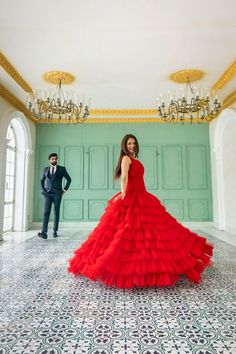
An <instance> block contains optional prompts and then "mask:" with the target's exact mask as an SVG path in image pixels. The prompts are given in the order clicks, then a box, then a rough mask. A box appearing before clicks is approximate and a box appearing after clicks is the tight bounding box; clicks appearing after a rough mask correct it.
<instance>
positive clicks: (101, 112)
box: [90, 109, 157, 116]
mask: <svg viewBox="0 0 236 354" xmlns="http://www.w3.org/2000/svg"><path fill="white" fill-rule="evenodd" d="M90 114H91V115H94V116H140V115H142V116H145V115H148V116H153V115H157V110H156V109H91V111H90Z"/></svg>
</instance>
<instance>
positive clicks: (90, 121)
mask: <svg viewBox="0 0 236 354" xmlns="http://www.w3.org/2000/svg"><path fill="white" fill-rule="evenodd" d="M185 120H186V121H187V122H189V123H191V120H190V118H187V119H185ZM178 122H179V123H180V120H179V121H178ZM203 122H204V123H209V122H208V121H206V120H204V121H203ZM37 123H38V124H42V123H48V120H47V119H41V120H40V121H37ZM101 123H106V124H107V123H109V124H110V123H162V124H168V123H166V122H164V121H163V119H161V118H149V117H142V118H88V119H86V121H85V122H84V123H81V125H82V124H101ZM192 123H194V124H199V123H198V121H197V119H193V122H192ZM50 124H67V121H66V120H63V119H61V120H58V119H54V120H52V122H51V123H50ZM169 124H173V123H169ZM71 125H73V123H71ZM78 125H80V123H78Z"/></svg>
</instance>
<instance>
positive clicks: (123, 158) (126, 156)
mask: <svg viewBox="0 0 236 354" xmlns="http://www.w3.org/2000/svg"><path fill="white" fill-rule="evenodd" d="M122 162H125V163H129V164H130V163H131V158H130V157H129V156H128V155H124V156H123V157H122Z"/></svg>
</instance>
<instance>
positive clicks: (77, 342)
mask: <svg viewBox="0 0 236 354" xmlns="http://www.w3.org/2000/svg"><path fill="white" fill-rule="evenodd" d="M87 234H88V231H81V232H73V231H63V232H62V233H61V236H60V237H58V238H57V239H53V238H49V239H48V240H42V239H39V238H38V237H33V238H30V239H27V240H26V241H24V242H21V243H18V244H16V245H14V247H10V248H8V249H6V250H4V252H0V269H1V270H0V276H1V281H0V286H1V298H0V354H6V353H17V354H23V353H24V354H29V353H40V354H59V353H68V354H72V353H78V354H82V353H85V354H87V353H88V354H110V353H114V354H161V353H170V354H185V353H186V354H187V353H194V354H215V353H220V354H235V353H236V341H235V338H236V292H235V285H236V284H235V279H236V276H235V274H236V248H235V247H234V246H232V245H229V244H228V243H225V242H223V241H221V240H219V239H216V238H213V237H212V236H210V235H207V237H208V239H209V241H210V242H213V243H214V244H215V256H214V266H213V267H212V268H210V269H207V270H206V271H205V272H204V276H203V281H202V283H201V284H200V285H193V284H190V283H188V282H187V281H186V280H182V281H180V282H179V283H178V284H177V285H176V286H175V287H174V288H164V289H159V288H152V289H132V290H122V289H114V288H108V287H106V286H104V285H103V284H100V283H98V282H91V281H89V280H87V279H86V278H83V277H78V278H74V277H73V276H71V275H70V274H67V272H66V267H67V259H68V258H69V257H70V256H71V255H72V251H73V250H74V249H75V248H76V247H77V246H78V245H79V244H80V243H82V242H83V240H84V239H85V238H86V237H87ZM201 234H203V233H202V232H201Z"/></svg>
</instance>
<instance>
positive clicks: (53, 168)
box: [52, 166, 55, 175]
mask: <svg viewBox="0 0 236 354" xmlns="http://www.w3.org/2000/svg"><path fill="white" fill-rule="evenodd" d="M54 170H55V167H54V166H52V175H53V174H54Z"/></svg>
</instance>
